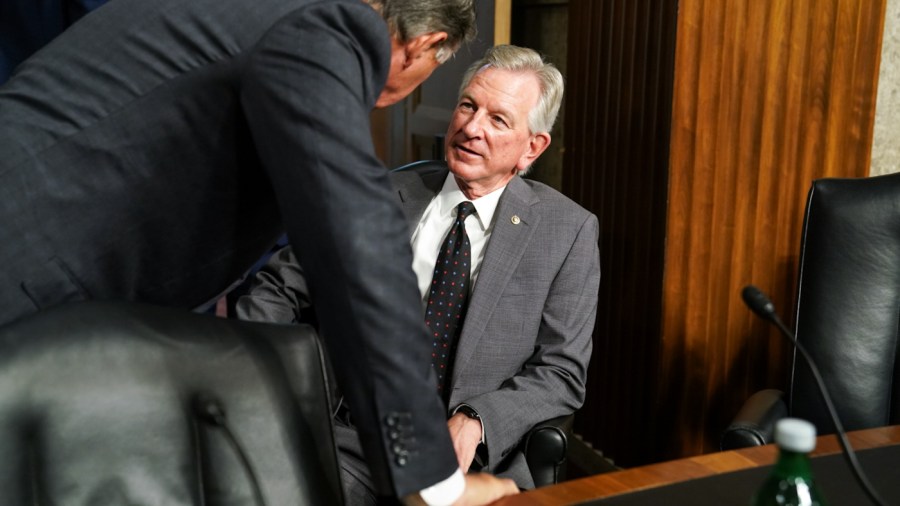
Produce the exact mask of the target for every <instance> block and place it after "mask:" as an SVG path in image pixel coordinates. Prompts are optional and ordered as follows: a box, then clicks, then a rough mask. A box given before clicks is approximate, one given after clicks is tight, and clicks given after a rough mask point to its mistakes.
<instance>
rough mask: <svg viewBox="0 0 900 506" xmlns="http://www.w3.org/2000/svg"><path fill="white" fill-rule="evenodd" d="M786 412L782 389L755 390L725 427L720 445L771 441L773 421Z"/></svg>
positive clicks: (729, 447)
mask: <svg viewBox="0 0 900 506" xmlns="http://www.w3.org/2000/svg"><path fill="white" fill-rule="evenodd" d="M787 415H788V408H787V404H786V403H785V401H784V392H782V391H780V390H771V389H770V390H761V391H759V392H756V393H755V394H753V395H752V396H750V398H749V399H747V402H745V403H744V405H743V406H742V407H741V410H740V411H738V414H737V415H736V416H735V417H734V419H733V420H732V422H731V424H730V425H729V426H728V428H726V429H725V432H724V433H723V434H722V442H721V444H720V448H721V449H722V450H734V449H737V448H746V447H748V446H760V445H766V444H769V443H772V442H773V437H774V434H775V422H777V421H778V420H780V419H781V418H784V417H786V416H787Z"/></svg>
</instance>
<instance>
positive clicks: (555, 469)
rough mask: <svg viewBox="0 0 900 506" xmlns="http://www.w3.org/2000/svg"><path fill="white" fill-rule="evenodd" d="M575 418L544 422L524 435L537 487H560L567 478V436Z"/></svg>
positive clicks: (530, 466)
mask: <svg viewBox="0 0 900 506" xmlns="http://www.w3.org/2000/svg"><path fill="white" fill-rule="evenodd" d="M573 419H574V415H566V416H561V417H559V418H553V419H550V420H546V421H544V422H541V423H539V424H537V425H535V426H534V427H532V428H531V430H529V431H528V434H526V435H525V441H524V452H525V461H526V462H527V463H528V469H529V470H530V471H531V477H532V478H533V479H534V486H535V487H542V486H545V485H552V484H554V483H558V482H559V480H560V479H561V478H562V477H563V476H565V464H566V455H567V451H568V435H569V434H571V432H572V421H573Z"/></svg>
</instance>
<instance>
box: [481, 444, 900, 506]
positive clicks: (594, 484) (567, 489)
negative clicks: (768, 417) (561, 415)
mask: <svg viewBox="0 0 900 506" xmlns="http://www.w3.org/2000/svg"><path fill="white" fill-rule="evenodd" d="M848 438H849V440H850V445H851V446H852V447H853V449H854V450H865V449H868V448H877V447H880V446H890V445H895V444H900V426H891V427H879V428H876V429H866V430H860V431H855V432H851V433H849V434H848ZM840 451H841V447H840V443H839V442H838V439H837V437H836V436H834V435H830V436H821V437H819V438H818V439H817V441H816V449H815V450H814V451H813V455H831V454H834V453H840ZM776 453H777V448H776V447H775V446H774V445H767V446H759V447H754V448H744V449H741V450H732V451H726V452H718V453H708V454H705V455H698V456H695V457H688V458H684V459H680V460H673V461H670V462H661V463H659V464H650V465H646V466H641V467H635V468H632V469H626V470H622V471H616V472H612V473H605V474H599V475H596V476H590V477H587V478H581V479H577V480H572V481H566V482H563V483H559V484H557V485H552V486H549V487H543V488H539V489H535V490H530V491H528V492H523V493H521V494H518V495H515V496H511V497H507V498H504V499H501V500H500V501H497V502H495V503H493V504H494V505H496V506H561V505H568V504H575V503H579V502H584V501H589V500H593V499H601V498H604V497H610V496H614V495H618V494H623V493H626V492H634V491H638V490H644V489H648V488H653V487H659V486H662V485H668V484H671V483H677V482H680V481H685V480H691V479H695V478H703V477H707V476H713V475H716V474H722V473H729V472H732V471H740V470H742V469H749V468H752V467H758V466H767V465H771V464H773V463H774V462H775V457H776Z"/></svg>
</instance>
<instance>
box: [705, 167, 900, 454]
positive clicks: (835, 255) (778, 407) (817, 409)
mask: <svg viewBox="0 0 900 506" xmlns="http://www.w3.org/2000/svg"><path fill="white" fill-rule="evenodd" d="M798 290H799V292H798V298H797V299H798V305H797V313H796V334H797V339H798V340H799V341H800V342H801V344H803V345H804V346H805V347H806V348H807V349H808V351H809V353H810V355H812V357H813V359H814V360H815V361H816V364H817V366H818V367H819V369H820V371H821V373H822V376H823V377H824V380H825V383H826V385H827V387H828V389H829V392H830V394H831V397H832V400H833V401H834V404H835V407H836V409H837V411H838V413H839V415H840V417H841V423H842V424H843V425H844V428H845V429H846V430H856V429H864V428H870V427H880V426H884V425H891V424H897V423H900V374H898V373H897V365H898V363H897V353H898V323H900V174H892V175H887V176H878V177H872V178H861V179H837V178H833V179H820V180H817V181H815V182H814V183H813V185H812V188H811V189H810V191H809V197H808V201H807V206H806V215H805V219H804V226H803V237H802V246H801V252H800V279H799V283H798ZM787 415H790V416H795V417H799V418H804V419H807V420H809V421H811V422H813V423H814V424H815V425H816V428H817V429H818V431H819V433H821V434H828V433H832V432H834V426H833V424H832V423H831V421H830V418H829V417H828V414H827V410H826V408H825V405H824V403H823V402H822V400H821V396H820V394H819V392H818V390H817V388H816V385H815V380H814V378H813V377H812V374H811V373H810V371H809V369H808V367H807V366H806V364H805V363H804V362H803V361H802V357H798V356H797V353H796V352H795V354H794V364H793V367H792V371H791V380H790V384H789V385H788V391H787V394H786V395H785V394H784V393H783V392H781V391H779V390H764V391H762V392H758V393H756V394H754V395H753V396H752V397H751V398H750V399H749V400H748V401H747V403H746V404H745V405H744V407H743V408H742V409H741V411H740V412H739V413H738V416H737V417H736V418H735V420H734V421H733V422H732V424H731V425H730V426H729V427H728V428H727V429H726V431H725V433H724V434H723V437H722V442H721V446H722V449H733V448H740V447H745V446H753V445H760V444H767V443H770V442H772V435H773V430H774V422H775V421H776V420H778V419H779V418H782V417H784V416H787Z"/></svg>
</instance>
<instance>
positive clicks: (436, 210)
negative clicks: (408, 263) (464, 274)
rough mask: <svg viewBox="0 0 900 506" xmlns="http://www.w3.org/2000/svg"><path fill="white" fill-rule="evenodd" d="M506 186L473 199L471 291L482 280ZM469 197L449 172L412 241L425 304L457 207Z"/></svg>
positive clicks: (468, 223) (469, 232) (469, 224)
mask: <svg viewBox="0 0 900 506" xmlns="http://www.w3.org/2000/svg"><path fill="white" fill-rule="evenodd" d="M505 189H506V186H503V187H501V188H498V189H496V190H494V191H492V192H491V193H488V194H487V195H485V196H483V197H481V198H478V199H475V200H470V202H472V204H474V205H475V211H476V212H475V213H474V214H472V215H470V216H469V217H468V218H466V234H467V235H468V236H469V244H470V246H471V253H472V267H471V273H470V274H469V276H470V279H471V280H472V282H471V283H469V294H470V295H471V293H472V290H473V289H474V287H475V283H476V282H477V281H478V272H479V271H480V270H481V260H482V259H483V258H484V250H485V246H487V243H488V240H489V239H490V238H491V232H492V231H493V230H494V211H496V210H497V203H498V202H499V201H500V196H501V195H502V194H503V190H505ZM466 200H469V199H467V198H466V196H465V195H464V194H463V192H462V191H460V189H459V186H457V185H456V179H455V178H454V177H453V173H452V172H451V173H448V174H447V179H446V180H445V181H444V186H443V188H441V191H440V193H438V194H437V195H435V197H434V198H433V199H431V202H430V203H429V204H428V207H426V208H425V212H424V213H422V217H421V218H420V219H419V224H418V226H417V227H416V230H415V231H414V232H413V234H412V238H411V240H410V242H411V244H412V249H413V271H415V273H416V277H417V278H418V280H419V292H420V293H421V294H422V304H423V307H424V305H425V304H427V303H428V291H429V290H428V288H429V287H430V286H431V278H432V277H433V276H434V264H435V262H437V257H438V253H439V252H440V249H441V245H442V244H443V243H444V239H446V238H447V234H448V233H450V227H452V226H453V222H454V221H456V214H457V211H456V207H457V206H458V205H459V204H460V202H464V201H466Z"/></svg>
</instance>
